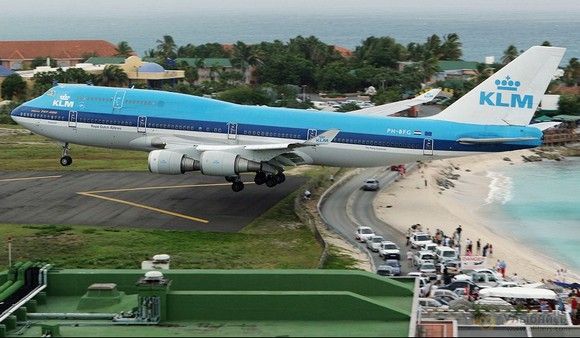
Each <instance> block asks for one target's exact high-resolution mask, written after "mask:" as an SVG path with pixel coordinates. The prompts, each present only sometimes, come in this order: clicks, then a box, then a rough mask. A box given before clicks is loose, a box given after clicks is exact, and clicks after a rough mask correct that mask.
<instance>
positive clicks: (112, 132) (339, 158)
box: [11, 46, 565, 192]
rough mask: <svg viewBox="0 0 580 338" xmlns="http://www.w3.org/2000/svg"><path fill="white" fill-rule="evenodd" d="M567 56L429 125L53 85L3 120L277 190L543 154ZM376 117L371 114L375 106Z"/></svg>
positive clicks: (508, 73)
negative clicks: (464, 160) (552, 90)
mask: <svg viewBox="0 0 580 338" xmlns="http://www.w3.org/2000/svg"><path fill="white" fill-rule="evenodd" d="M564 52H565V49H564V48H558V47H543V46H534V47H531V48H530V49H528V50H527V51H526V52H524V53H522V54H521V55H520V56H519V57H518V58H516V59H515V60H513V61H512V62H511V63H509V64H508V65H506V66H505V67H503V68H502V69H500V70H499V71H498V72H496V73H495V74H493V75H492V76H490V77H489V78H488V79H486V80H485V81H483V82H482V83H481V84H479V85H478V86H477V87H475V88H474V89H473V90H471V91H470V92H468V93H467V94H465V95H464V96H463V97H461V98H460V99H458V100H457V101H456V102H454V103H453V104H452V105H450V106H449V107H447V108H446V109H444V110H443V111H441V112H440V113H439V114H437V115H434V116H431V117H426V118H404V117H389V116H384V115H382V114H377V112H376V110H375V109H373V110H372V111H371V112H370V113H369V114H364V113H363V112H361V111H359V112H358V113H356V112H355V113H352V114H348V113H334V112H318V111H316V112H314V111H309V110H300V109H289V108H273V107H264V106H243V105H237V104H233V103H228V102H222V101H218V100H213V99H208V98H203V97H197V96H189V95H184V94H178V93H171V92H163V91H152V90H141V89H129V88H110V87H97V86H87V85H76V84H75V85H73V84H60V85H57V86H55V87H53V88H51V89H49V90H48V91H47V92H46V93H44V94H43V95H41V96H39V97H37V98H34V99H32V100H30V101H27V102H25V103H23V104H22V105H21V106H19V107H17V108H16V109H14V110H13V111H12V112H11V117H12V119H14V121H16V122H17V123H18V124H20V125H22V126H23V127H25V128H27V129H29V130H31V131H32V132H34V133H36V134H39V135H43V136H46V137H48V138H51V139H54V140H57V141H59V142H61V143H62V144H63V151H62V157H61V159H60V163H61V164H62V165H63V166H68V165H70V164H71V163H72V157H71V156H70V152H69V151H70V149H69V144H81V145H89V146H97V147H108V148H120V149H131V150H142V151H147V152H149V156H148V166H149V170H150V171H151V172H153V173H158V174H169V175H177V174H184V173H186V172H190V171H201V173H202V174H204V175H212V176H223V177H225V178H226V180H227V181H228V182H231V183H232V190H233V191H235V192H238V191H241V190H242V189H243V188H244V183H243V182H242V179H241V176H240V174H242V173H255V176H254V182H255V183H256V184H258V185H261V184H265V185H266V186H268V187H274V186H276V185H278V184H280V183H282V182H284V180H285V175H284V168H285V167H288V166H296V165H302V164H314V165H328V166H337V167H380V166H390V165H394V164H399V163H410V162H415V161H419V160H430V159H436V158H449V157H459V156H468V155H473V154H479V153H488V152H500V151H510V150H516V149H526V148H533V147H537V146H539V145H541V144H542V136H543V133H542V130H543V129H546V128H548V127H550V126H553V124H547V125H546V124H542V125H539V126H534V125H528V124H529V122H530V120H531V119H532V116H533V114H534V112H535V111H536V108H537V107H538V104H539V102H540V99H541V98H542V96H543V94H544V92H545V90H546V88H547V87H548V84H549V82H550V80H551V79H552V76H553V74H554V73H555V71H556V69H557V67H558V65H559V64H560V61H561V59H562V57H563V55H564ZM374 108H376V107H374Z"/></svg>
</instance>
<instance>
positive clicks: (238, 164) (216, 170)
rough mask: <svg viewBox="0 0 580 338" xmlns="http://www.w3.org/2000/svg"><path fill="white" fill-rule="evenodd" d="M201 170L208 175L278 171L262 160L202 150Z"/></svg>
mask: <svg viewBox="0 0 580 338" xmlns="http://www.w3.org/2000/svg"><path fill="white" fill-rule="evenodd" d="M200 165H201V172H202V173H203V174H204V175H210V176H235V175H238V174H240V173H245V172H257V171H265V172H270V173H276V172H278V170H277V168H275V167H273V166H271V165H269V164H267V163H263V162H256V161H252V160H248V159H245V158H243V157H241V156H240V155H237V154H233V153H229V152H225V151H204V152H203V153H202V154H201V158H200Z"/></svg>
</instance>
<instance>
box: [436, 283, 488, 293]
mask: <svg viewBox="0 0 580 338" xmlns="http://www.w3.org/2000/svg"><path fill="white" fill-rule="evenodd" d="M468 287H469V288H471V289H476V290H479V287H478V286H477V285H475V283H473V282H472V281H469V280H463V281H454V282H451V283H449V284H447V285H445V286H440V287H438V288H437V289H438V290H451V291H455V290H456V289H465V288H468Z"/></svg>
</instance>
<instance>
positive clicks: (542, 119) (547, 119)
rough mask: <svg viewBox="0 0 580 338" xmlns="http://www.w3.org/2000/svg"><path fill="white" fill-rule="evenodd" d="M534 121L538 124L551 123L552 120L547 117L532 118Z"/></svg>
mask: <svg viewBox="0 0 580 338" xmlns="http://www.w3.org/2000/svg"><path fill="white" fill-rule="evenodd" d="M534 121H538V122H551V121H552V118H551V117H549V116H547V115H542V116H538V117H536V118H534Z"/></svg>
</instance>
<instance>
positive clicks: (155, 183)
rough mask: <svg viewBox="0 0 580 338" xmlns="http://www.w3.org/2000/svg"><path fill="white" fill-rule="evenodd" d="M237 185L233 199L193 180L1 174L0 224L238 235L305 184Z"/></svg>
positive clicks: (222, 188) (219, 184)
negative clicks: (212, 232)
mask: <svg viewBox="0 0 580 338" xmlns="http://www.w3.org/2000/svg"><path fill="white" fill-rule="evenodd" d="M242 178H243V180H244V181H245V182H246V186H245V189H244V190H243V191H242V192H239V193H234V192H233V191H232V190H231V187H230V183H227V182H226V181H225V179H224V178H223V177H209V176H204V175H201V174H199V173H195V174H186V175H177V176H165V175H155V174H151V173H145V172H15V171H14V172H0V222H1V223H14V224H70V225H98V226H104V227H118V226H123V227H134V228H151V229H153V228H155V229H159V228H161V229H174V230H200V231H218V232H237V231H239V230H241V229H242V228H243V227H244V226H246V225H247V224H249V223H250V222H251V221H252V220H254V219H255V218H256V217H258V216H259V215H261V214H262V213H264V212H265V211H266V210H268V209H269V208H271V207H272V206H274V205H275V204H277V203H278V202H279V201H280V200H282V199H283V198H284V197H286V196H287V195H288V194H290V193H292V192H293V191H295V190H296V189H298V188H299V187H300V186H301V185H302V184H303V183H304V182H305V180H306V179H305V178H301V177H292V176H288V177H287V179H286V182H284V183H283V184H281V185H278V186H276V187H274V188H268V187H266V186H265V185H264V186H256V185H255V184H254V183H253V176H251V175H247V176H242Z"/></svg>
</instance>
